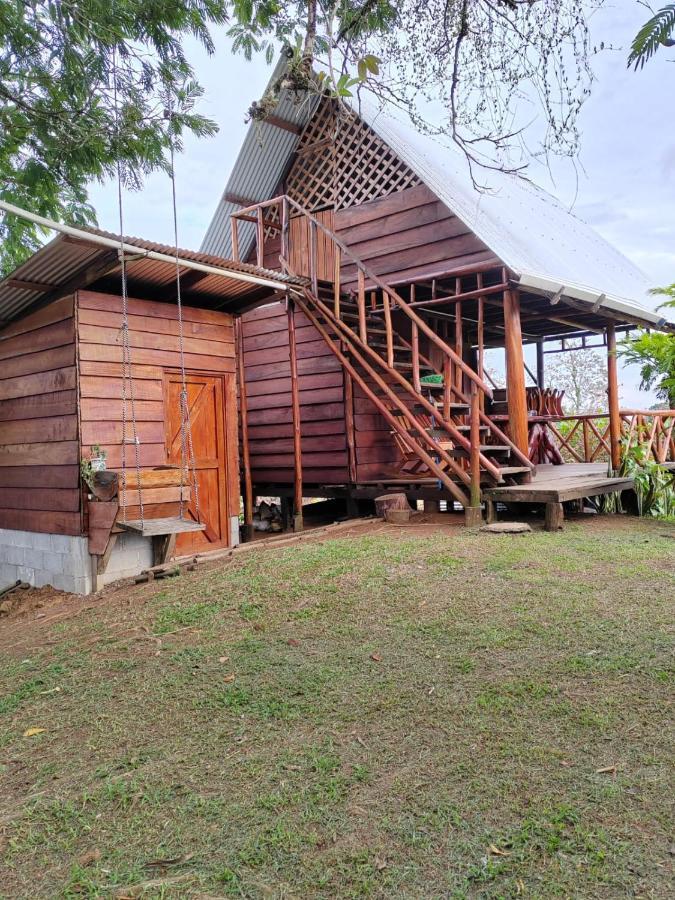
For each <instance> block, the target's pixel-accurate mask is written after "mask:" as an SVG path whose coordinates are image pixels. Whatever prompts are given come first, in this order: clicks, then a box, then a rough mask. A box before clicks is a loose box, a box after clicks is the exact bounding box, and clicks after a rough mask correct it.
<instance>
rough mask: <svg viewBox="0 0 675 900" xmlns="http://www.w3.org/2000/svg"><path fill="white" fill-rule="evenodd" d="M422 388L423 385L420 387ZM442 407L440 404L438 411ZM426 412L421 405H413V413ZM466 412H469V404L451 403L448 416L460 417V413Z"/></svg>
mask: <svg viewBox="0 0 675 900" xmlns="http://www.w3.org/2000/svg"><path fill="white" fill-rule="evenodd" d="M422 387H423V388H424V385H422ZM442 406H443V404H442V403H441V404H440V406H439V409H440V408H441V407H442ZM426 411H427V410H426V407H424V406H422V404H421V403H415V404H414V406H413V412H416V413H425V412H426ZM468 412H469V404H468V403H451V404H450V415H451V416H457V415H461V414H462V413H468Z"/></svg>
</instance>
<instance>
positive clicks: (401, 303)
mask: <svg viewBox="0 0 675 900" xmlns="http://www.w3.org/2000/svg"><path fill="white" fill-rule="evenodd" d="M284 203H287V204H288V205H289V206H291V207H292V208H293V209H295V210H296V211H297V212H299V213H300V214H301V215H303V216H304V217H305V218H306V219H307V220H308V221H309V222H311V223H312V224H313V225H314V226H315V227H316V228H319V229H320V230H321V231H322V232H323V233H324V234H325V235H326V236H327V237H328V238H329V239H330V240H331V241H332V242H333V243H334V244H335V246H336V247H339V248H340V252H341V253H342V254H344V255H346V256H347V257H348V258H349V259H350V260H351V261H352V262H353V263H354V265H355V266H356V267H357V269H360V270H361V272H363V274H364V275H365V276H366V278H367V279H368V280H369V281H371V282H373V284H376V285H377V286H378V287H379V288H380V290H382V291H383V292H384V293H386V294H387V295H388V296H389V297H390V298H392V299H393V300H394V301H395V303H396V306H397V307H398V308H399V309H401V310H402V311H403V312H404V313H405V315H406V316H407V317H408V318H409V319H410V321H411V322H414V323H415V325H416V326H417V327H418V329H419V330H420V331H422V332H423V334H425V335H426V336H427V337H428V338H429V340H430V341H431V342H432V343H433V344H435V345H436V346H437V347H438V348H439V349H440V350H441V351H442V353H443V354H444V355H445V356H446V357H447V358H448V359H450V360H451V361H452V362H453V363H454V364H455V365H456V366H457V367H458V368H459V369H461V371H462V372H463V373H464V374H465V375H466V376H467V378H469V379H470V380H471V381H472V382H473V383H474V384H475V385H476V387H477V388H478V389H479V390H480V391H482V392H483V394H484V395H485V396H486V397H489V398H490V399H492V389H491V388H490V386H489V385H488V384H486V383H485V382H484V381H483V380H482V378H480V376H479V375H478V374H477V373H476V372H474V370H473V369H472V368H471V366H469V365H467V364H466V363H465V362H464V360H463V359H462V357H461V356H459V354H458V353H456V352H455V351H454V350H453V349H452V347H450V346H449V345H448V344H446V343H445V341H444V340H443V338H441V337H439V336H438V335H437V334H436V332H435V331H434V330H433V329H432V328H430V327H429V326H428V325H427V323H426V322H425V321H424V319H422V318H421V317H420V316H418V315H417V313H416V312H415V311H414V310H413V309H411V308H410V305H409V304H408V303H407V301H406V300H404V299H403V297H401V295H400V294H399V293H398V291H395V290H394V289H393V288H392V287H390V286H389V285H388V284H387V283H386V282H385V281H383V280H382V279H381V278H380V277H379V276H378V275H376V274H375V273H374V272H373V271H372V270H371V269H369V268H368V266H367V265H366V264H365V263H364V262H363V260H361V259H359V257H358V256H356V254H355V253H354V252H353V251H352V250H350V249H349V247H348V246H347V244H345V243H344V241H342V240H340V238H339V237H338V236H337V235H336V234H335V232H334V231H332V230H331V229H330V228H328V226H327V225H324V224H323V222H320V221H319V220H318V219H317V218H316V217H315V216H313V215H312V213H311V212H310V211H309V210H308V209H305V207H304V206H302V204H300V203H298V202H297V201H296V200H293V198H292V197H289V196H288V194H280V195H278V196H277V197H273V198H272V199H271V200H265V201H262V202H260V203H255V204H253V205H251V206H247V207H244V208H243V209H238V210H237V211H236V213H233V217H234V218H245V217H248V216H250V215H251V214H252V213H254V212H257V210H261V211H262V209H265V208H269V207H273V206H275V205H279V204H282V206H283V204H284ZM283 218H284V216H283V215H282V216H281V219H282V220H283ZM272 224H273V226H274V227H275V228H278V229H279V230H280V231H282V229H283V227H284V223H283V222H282V223H280V224H277V223H272ZM261 230H262V223H260V225H259V227H258V232H260V231H261ZM315 279H316V272H314V273H313V280H315Z"/></svg>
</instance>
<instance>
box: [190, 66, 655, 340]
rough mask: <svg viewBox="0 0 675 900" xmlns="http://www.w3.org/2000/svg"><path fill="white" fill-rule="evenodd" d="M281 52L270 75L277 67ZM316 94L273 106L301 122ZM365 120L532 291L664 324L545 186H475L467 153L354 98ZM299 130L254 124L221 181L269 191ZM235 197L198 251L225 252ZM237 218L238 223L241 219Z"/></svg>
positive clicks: (630, 268)
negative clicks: (228, 171)
mask: <svg viewBox="0 0 675 900" xmlns="http://www.w3.org/2000/svg"><path fill="white" fill-rule="evenodd" d="M284 65H285V63H284V61H283V60H282V61H280V62H279V63H278V65H277V66H276V68H275V71H274V74H273V75H272V79H271V82H270V83H272V82H273V81H274V80H275V79H277V78H278V77H279V75H280V74H281V73H282V72H283V68H284ZM317 102H318V100H317V98H314V100H313V101H307V100H305V101H303V102H302V103H300V104H298V103H297V101H296V100H295V99H294V98H293V97H291V96H290V95H288V94H287V93H283V94H282V98H281V101H280V104H279V106H278V108H277V110H276V114H277V115H279V116H280V117H282V118H284V119H287V120H290V121H293V122H295V123H297V124H298V125H301V126H302V125H304V124H305V123H306V122H308V121H309V118H310V116H311V115H312V113H313V112H314V109H315V108H316V104H317ZM358 112H359V114H360V116H361V117H362V118H363V120H364V121H365V122H366V123H367V124H368V125H370V127H371V128H372V129H373V130H374V131H375V132H376V133H377V134H378V135H379V136H380V137H381V138H382V139H383V140H384V141H386V143H387V144H389V146H390V147H391V148H392V149H393V150H395V151H396V153H397V154H398V155H399V157H400V158H401V159H402V160H403V161H404V162H405V163H407V165H408V166H409V167H410V168H411V169H412V170H413V172H415V173H416V174H417V175H418V176H419V178H420V179H421V180H422V181H423V182H424V183H425V184H426V185H427V187H429V188H430V190H432V191H433V192H434V194H436V196H437V197H438V198H439V200H441V201H442V202H443V203H445V205H446V206H447V207H448V208H449V209H450V210H451V211H452V212H453V213H455V215H457V216H458V217H459V218H460V219H462V220H463V221H464V222H465V223H466V225H468V226H469V228H471V230H472V231H473V232H475V234H476V235H477V236H478V237H479V238H481V240H482V241H483V242H484V243H485V244H487V246H488V247H489V248H490V249H491V250H492V251H493V252H494V253H495V254H496V255H497V256H498V257H499V258H500V259H501V260H502V262H503V263H504V264H505V265H506V266H507V267H508V268H509V269H511V270H512V271H513V272H514V273H515V274H516V275H517V276H518V277H519V279H520V282H521V284H522V285H523V287H528V288H529V289H530V290H532V291H534V292H537V293H542V292H543V293H546V292H551V293H556V292H558V291H559V290H560V289H561V288H562V289H563V291H562V293H563V295H564V296H567V297H570V298H574V299H576V300H580V301H582V302H584V303H587V304H591V305H593V304H597V303H599V305H600V306H604V307H607V308H609V309H613V310H614V311H615V312H619V313H621V314H623V315H626V316H627V317H628V318H627V321H630V320H631V317H632V318H633V319H639V320H641V321H642V322H644V323H645V324H651V325H657V326H659V325H662V324H664V323H665V321H666V320H665V319H663V318H662V317H661V316H660V315H659V314H658V313H654V312H652V311H651V309H650V308H649V307H648V305H646V302H647V303H648V301H647V291H648V289H649V287H650V283H649V280H648V278H647V276H646V275H645V274H644V273H643V272H642V271H640V269H638V268H637V266H635V265H633V263H631V262H630V260H628V259H627V258H626V257H625V256H624V255H623V254H622V253H620V252H619V251H618V250H617V249H616V248H614V247H613V246H612V245H611V244H609V243H608V242H607V241H605V240H604V238H602V237H600V235H599V234H598V233H597V232H596V231H594V230H593V229H592V228H591V227H590V226H589V225H587V224H586V223H585V222H582V221H581V219H579V218H577V217H576V216H575V215H574V214H573V213H571V212H570V211H569V210H567V209H565V207H564V206H563V205H562V204H561V203H560V202H559V201H558V200H556V198H555V197H553V196H552V195H551V194H549V193H547V192H546V191H544V190H542V189H541V188H538V187H536V186H535V185H534V184H532V183H531V182H529V181H527V180H525V179H524V178H522V177H519V176H516V175H510V174H508V173H505V172H500V171H492V170H488V169H484V168H481V169H478V170H477V180H479V181H480V182H481V184H482V183H485V185H486V188H487V189H486V190H477V189H476V187H475V186H474V184H473V181H472V178H471V172H470V170H469V165H468V162H467V160H466V158H465V156H464V154H463V153H462V152H461V150H460V149H459V148H458V147H457V146H456V145H455V144H453V143H452V142H451V141H449V140H448V141H447V142H441V140H440V139H438V138H435V137H431V136H429V135H426V134H421V133H420V132H419V131H418V130H417V129H416V128H415V127H414V126H413V124H412V123H411V122H410V121H409V120H406V121H402V120H401V118H400V117H396V118H394V116H392V115H391V114H390V113H389V112H387V113H385V112H384V111H383V110H382V109H381V108H380V107H379V106H378V105H376V104H373V103H371V102H368V101H363V100H361V101H360V102H359V108H358ZM298 140H299V138H298V137H297V136H296V135H294V134H291V133H289V132H287V131H282V130H281V129H279V128H276V127H274V126H272V125H255V124H252V125H251V127H250V128H249V131H248V133H247V135H246V138H245V140H244V143H243V145H242V148H241V151H240V153H239V156H238V157H237V161H236V163H235V165H234V168H233V170H232V173H231V175H230V178H229V180H228V182H227V186H226V189H225V193H226V194H228V193H229V194H233V195H237V196H242V197H244V198H246V199H250V200H253V201H260V200H266V199H269V198H270V197H271V196H272V195H273V192H274V191H275V190H276V189H277V185H278V184H279V181H280V179H281V177H282V176H283V174H284V172H285V171H286V167H287V166H288V164H289V162H290V160H291V157H292V155H293V153H294V151H295V149H296V146H297V143H298ZM236 209H237V206H236V205H235V204H233V203H230V202H228V201H226V200H225V198H224V197H223V199H222V200H221V201H220V203H219V205H218V208H217V210H216V212H215V214H214V217H213V220H212V221H211V224H210V225H209V228H208V230H207V232H206V235H205V237H204V241H203V243H202V248H201V249H202V250H203V251H206V252H208V253H214V254H218V255H220V256H225V257H227V256H229V255H230V253H231V236H230V225H229V219H230V214H231V213H232V212H234V211H235V210H236ZM243 224H244V225H245V224H246V223H243ZM242 232H243V236H242V238H241V239H240V244H241V252H242V258H246V257H245V253H246V252H248V249H249V248H250V245H251V241H252V239H253V226H251V228H250V231H249V232H248V233H247V232H246V231H244V229H242Z"/></svg>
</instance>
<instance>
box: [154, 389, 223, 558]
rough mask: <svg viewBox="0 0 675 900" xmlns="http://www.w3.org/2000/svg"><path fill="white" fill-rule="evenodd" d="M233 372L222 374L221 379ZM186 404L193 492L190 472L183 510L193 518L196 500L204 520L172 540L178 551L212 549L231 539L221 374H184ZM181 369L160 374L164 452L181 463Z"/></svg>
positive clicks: (179, 553) (169, 460) (170, 458)
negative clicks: (197, 528)
mask: <svg viewBox="0 0 675 900" xmlns="http://www.w3.org/2000/svg"><path fill="white" fill-rule="evenodd" d="M228 377H229V378H231V377H232V376H225V378H228ZM186 382H187V395H188V408H189V410H190V425H191V429H190V430H191V433H192V446H193V450H194V458H195V471H196V479H197V496H195V490H194V486H193V477H192V471H191V470H190V472H189V474H188V475H187V476H186V477H187V483H188V485H189V486H190V488H191V497H190V502H189V505H188V509H187V511H185V512H184V515H185V514H187V515H189V516H190V518H192V519H194V520H195V521H197V519H198V516H197V501H198V502H199V521H201V522H202V523H203V524H205V525H206V529H205V530H204V531H202V532H198V531H197V532H188V533H186V534H179V535H178V537H177V540H176V555H178V556H181V555H186V554H189V553H193V552H194V553H196V552H200V551H201V552H203V551H205V550H215V549H217V548H219V547H227V546H229V543H230V522H229V514H228V509H229V504H228V495H227V484H228V482H227V475H228V471H227V470H228V448H227V439H226V435H227V433H228V430H227V428H226V422H225V416H226V405H225V394H226V385H225V383H224V377H223V376H221V375H198V374H194V373H188V374H187V376H186ZM180 392H181V376H180V374H179V373H177V372H176V373H170V374H169V373H167V374H165V376H164V403H165V419H164V421H165V423H166V455H167V461H168V462H169V463H170V464H173V465H177V466H180V464H181V428H180V419H181V416H180Z"/></svg>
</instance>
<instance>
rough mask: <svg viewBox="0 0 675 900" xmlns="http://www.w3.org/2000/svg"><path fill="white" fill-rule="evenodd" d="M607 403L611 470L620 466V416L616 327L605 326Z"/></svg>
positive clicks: (616, 469) (615, 469)
mask: <svg viewBox="0 0 675 900" xmlns="http://www.w3.org/2000/svg"><path fill="white" fill-rule="evenodd" d="M607 401H608V405H609V445H610V450H611V456H612V468H613V469H614V471H615V472H617V471H618V470H619V468H620V466H621V416H620V414H619V379H618V374H617V359H616V327H615V326H614V325H608V326H607Z"/></svg>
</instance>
